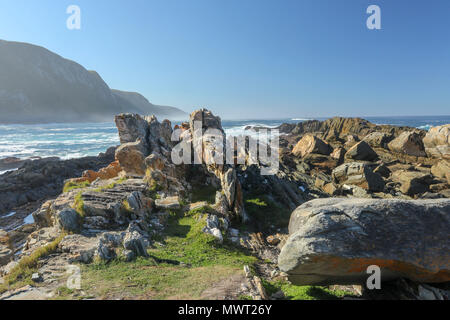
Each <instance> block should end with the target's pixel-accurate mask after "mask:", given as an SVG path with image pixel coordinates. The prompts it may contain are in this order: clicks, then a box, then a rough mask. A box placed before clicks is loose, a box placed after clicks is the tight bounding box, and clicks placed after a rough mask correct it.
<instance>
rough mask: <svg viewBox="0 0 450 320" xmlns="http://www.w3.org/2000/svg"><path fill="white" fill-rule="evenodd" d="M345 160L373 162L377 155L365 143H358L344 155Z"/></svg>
mask: <svg viewBox="0 0 450 320" xmlns="http://www.w3.org/2000/svg"><path fill="white" fill-rule="evenodd" d="M345 158H346V159H351V160H366V161H373V160H375V159H377V158H378V155H377V153H376V152H375V151H373V149H372V148H371V147H370V146H369V144H368V143H367V142H365V141H361V142H358V143H357V144H355V145H354V146H353V147H351V148H350V149H349V150H348V151H347V153H346V154H345Z"/></svg>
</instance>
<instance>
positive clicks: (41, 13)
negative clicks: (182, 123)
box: [0, 0, 450, 119]
mask: <svg viewBox="0 0 450 320" xmlns="http://www.w3.org/2000/svg"><path fill="white" fill-rule="evenodd" d="M71 4H75V5H78V6H79V7H80V8H81V30H72V31H71V30H68V29H67V28H66V20H67V18H68V16H69V15H68V14H66V8H67V7H68V6H69V5H71ZM371 4H376V5H378V6H380V8H381V27H382V29H381V30H368V29H367V27H366V20H367V17H368V16H369V15H368V14H367V13H366V9H367V7H368V6H369V5H371ZM449 17H450V1H448V0H442V1H440V0H427V1H425V0H418V1H407V0H395V1H394V0H389V1H381V0H371V1H364V0H342V1H336V0H330V1H320V0H311V1H307V0H292V1H288V0H271V1H265V0H160V1H151V0H129V1H119V0H117V1H113V0H94V1H93V0H70V1H65V0H26V1H25V0H14V1H13V0H0V39H5V40H14V41H22V42H29V43H33V44H37V45H41V46H44V47H46V48H48V49H49V50H51V51H54V52H56V53H58V54H60V55H62V56H63V57H65V58H68V59H71V60H74V61H76V62H78V63H80V64H82V65H83V66H84V67H86V68H87V69H92V70H96V71H97V72H99V74H100V75H101V76H102V77H103V79H104V80H105V81H106V82H107V83H108V85H109V86H110V87H111V88H116V89H121V90H129V91H137V92H140V93H142V94H143V95H144V96H146V97H147V98H148V99H149V100H150V101H151V102H153V103H156V104H163V105H171V106H175V107H179V108H181V109H183V110H185V111H191V110H192V109H193V108H194V107H199V106H205V107H208V108H210V109H211V110H213V111H214V112H216V113H218V114H220V115H221V116H222V118H226V119H227V118H228V119H229V118H241V119H242V118H258V119H262V118H287V117H299V118H301V117H313V116H314V117H321V116H326V117H328V116H334V115H343V116H371V115H373V116H384V115H387V116H388V115H444V114H445V115H448V114H450V112H449V110H450V22H449V21H450V20H449ZM0 72H1V70H0Z"/></svg>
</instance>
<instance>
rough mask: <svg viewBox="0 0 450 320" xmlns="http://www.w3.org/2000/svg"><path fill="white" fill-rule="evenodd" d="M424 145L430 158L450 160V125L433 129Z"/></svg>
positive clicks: (425, 139) (424, 139) (426, 137)
mask: <svg viewBox="0 0 450 320" xmlns="http://www.w3.org/2000/svg"><path fill="white" fill-rule="evenodd" d="M423 144H424V145H425V151H426V152H427V154H428V155H429V156H430V157H435V158H444V159H450V124H446V125H444V126H440V127H433V128H431V129H430V131H428V133H427V134H426V136H425V138H423Z"/></svg>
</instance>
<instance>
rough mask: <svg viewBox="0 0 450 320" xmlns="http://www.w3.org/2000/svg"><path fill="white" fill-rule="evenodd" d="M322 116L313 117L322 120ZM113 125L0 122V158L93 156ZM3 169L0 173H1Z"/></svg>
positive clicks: (408, 122)
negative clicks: (3, 123)
mask: <svg viewBox="0 0 450 320" xmlns="http://www.w3.org/2000/svg"><path fill="white" fill-rule="evenodd" d="M324 119H325V118H317V120H324ZM365 119H367V120H369V121H371V122H372V123H375V124H390V125H397V126H409V127H416V128H421V129H424V130H429V129H430V128H431V127H433V126H439V125H443V124H448V123H450V116H424V117H366V118H365ZM306 120H312V119H305V118H289V119H273V120H267V119H266V120H254V119H245V120H223V121H222V126H223V128H224V130H225V132H226V134H227V135H239V134H245V133H246V131H245V128H246V127H248V126H263V127H271V128H274V127H277V126H279V125H281V124H282V123H298V122H302V121H306ZM119 144H120V142H119V137H118V133H117V128H116V126H115V124H114V123H113V122H111V123H64V124H35V125H0V159H3V158H6V157H18V158H21V159H24V158H30V157H59V158H61V159H71V158H79V157H84V156H96V155H98V154H99V153H100V152H105V150H106V149H107V148H108V147H111V146H116V145H119ZM2 173H4V172H0V174H2Z"/></svg>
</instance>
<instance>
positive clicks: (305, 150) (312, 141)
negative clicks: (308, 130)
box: [292, 134, 333, 158]
mask: <svg viewBox="0 0 450 320" xmlns="http://www.w3.org/2000/svg"><path fill="white" fill-rule="evenodd" d="M331 151H333V149H332V148H331V146H330V145H329V144H328V143H326V142H325V141H323V140H321V139H319V138H317V137H316V136H313V135H310V134H308V135H306V136H304V137H303V138H302V139H301V140H300V141H299V142H298V143H297V145H296V146H295V147H294V149H293V150H292V153H293V154H294V155H295V156H297V157H302V158H303V157H304V156H306V155H308V154H311V153H315V154H323V155H329V154H330V153H331Z"/></svg>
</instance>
